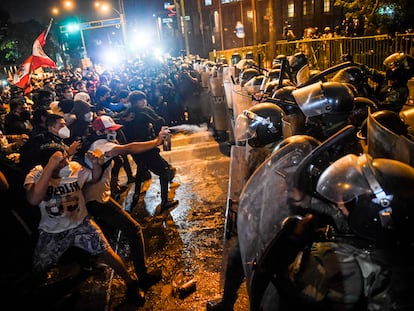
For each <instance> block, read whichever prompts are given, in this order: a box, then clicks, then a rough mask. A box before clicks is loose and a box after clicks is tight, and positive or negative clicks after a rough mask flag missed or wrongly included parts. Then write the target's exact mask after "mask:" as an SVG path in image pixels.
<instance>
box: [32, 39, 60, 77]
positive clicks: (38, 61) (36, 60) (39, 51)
mask: <svg viewBox="0 0 414 311" xmlns="http://www.w3.org/2000/svg"><path fill="white" fill-rule="evenodd" d="M45 35H46V31H43V32H42V33H41V34H40V35H39V37H37V39H36V40H35V42H34V43H33V51H32V71H34V70H36V69H37V68H40V67H50V68H56V64H55V62H54V61H53V60H52V59H50V57H49V56H47V55H46V53H45V52H44V51H43V47H44V45H45V43H46V37H45Z"/></svg>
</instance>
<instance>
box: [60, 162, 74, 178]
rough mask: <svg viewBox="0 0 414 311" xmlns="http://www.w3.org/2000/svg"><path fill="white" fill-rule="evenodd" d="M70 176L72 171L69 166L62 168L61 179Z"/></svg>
mask: <svg viewBox="0 0 414 311" xmlns="http://www.w3.org/2000/svg"><path fill="white" fill-rule="evenodd" d="M70 174H72V170H71V168H70V166H69V164H68V165H66V166H64V167H62V168H61V169H60V171H59V177H69V176H70Z"/></svg>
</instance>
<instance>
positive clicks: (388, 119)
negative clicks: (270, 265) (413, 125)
mask: <svg viewBox="0 0 414 311" xmlns="http://www.w3.org/2000/svg"><path fill="white" fill-rule="evenodd" d="M371 117H372V118H373V119H374V120H376V121H377V122H378V123H379V124H380V125H381V126H382V127H383V128H386V129H387V130H388V131H391V132H392V133H394V134H396V135H402V136H407V135H408V125H407V124H405V123H404V121H403V119H401V117H400V115H399V114H398V113H396V112H395V111H392V110H379V111H376V112H374V113H372V114H371ZM367 131H368V129H367V122H364V123H363V124H362V126H361V130H360V131H359V132H358V135H359V137H360V139H364V140H366V139H367V135H368V133H367ZM381 143H383V142H381Z"/></svg>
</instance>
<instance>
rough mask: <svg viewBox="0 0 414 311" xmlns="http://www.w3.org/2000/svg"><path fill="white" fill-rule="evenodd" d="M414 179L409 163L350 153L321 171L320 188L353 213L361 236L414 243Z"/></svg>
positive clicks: (351, 218)
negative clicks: (413, 206)
mask: <svg viewBox="0 0 414 311" xmlns="http://www.w3.org/2000/svg"><path fill="white" fill-rule="evenodd" d="M413 182H414V168H413V167H411V166H409V165H408V164H405V163H403V162H400V161H396V160H391V159H380V158H377V159H373V158H372V157H371V156H369V155H368V154H363V155H361V156H357V155H354V154H349V155H346V156H344V157H342V158H340V159H338V160H337V161H335V162H334V163H333V164H331V165H330V166H329V167H328V168H327V169H326V170H325V171H324V172H323V173H322V174H321V176H320V178H319V180H318V183H317V186H316V191H317V192H318V193H319V194H320V195H321V196H322V197H323V198H325V199H327V200H328V201H330V202H333V203H335V204H337V206H338V208H340V209H341V210H343V211H345V214H347V213H349V216H348V220H349V225H350V228H351V230H352V231H353V232H354V233H355V234H357V235H358V236H360V237H362V238H365V239H369V240H373V241H376V242H378V243H383V242H386V241H393V242H396V241H404V240H405V241H408V242H412V241H413V234H412V228H413V224H412V222H413V217H414V210H413V209H412V208H411V205H412V202H413V200H414V192H413V191H412V189H411V188H412V185H413ZM345 209H346V210H345Z"/></svg>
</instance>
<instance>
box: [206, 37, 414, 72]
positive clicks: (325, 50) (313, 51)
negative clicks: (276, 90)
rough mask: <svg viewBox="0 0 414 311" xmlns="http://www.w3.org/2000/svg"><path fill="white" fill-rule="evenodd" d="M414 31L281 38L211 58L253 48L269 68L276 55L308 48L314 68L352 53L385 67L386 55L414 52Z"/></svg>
mask: <svg viewBox="0 0 414 311" xmlns="http://www.w3.org/2000/svg"><path fill="white" fill-rule="evenodd" d="M413 41H414V33H410V34H396V36H395V37H390V36H389V35H378V36H365V37H333V38H319V39H302V40H295V41H277V42H276V43H275V45H274V46H271V43H266V44H262V45H257V46H248V47H243V48H236V49H231V50H224V51H214V52H212V53H210V59H212V60H214V58H216V57H221V56H224V57H225V58H226V59H227V61H228V62H231V59H232V55H234V54H235V53H238V54H239V55H240V56H241V57H242V58H243V57H244V56H245V55H246V54H247V53H248V52H252V53H253V55H254V57H255V60H256V61H257V62H258V63H259V65H260V66H262V67H265V68H269V67H270V66H271V62H272V59H273V58H274V57H275V56H276V55H280V54H284V55H287V56H289V55H293V54H294V53H296V52H299V51H301V52H304V53H305V55H306V56H307V57H308V61H309V64H310V65H311V67H312V68H314V69H318V70H324V69H326V68H329V67H331V66H333V65H335V64H338V63H339V62H341V56H342V55H343V54H349V55H352V57H353V59H354V61H355V62H358V63H363V64H365V65H367V66H368V67H371V68H375V69H378V70H383V69H384V68H383V64H382V63H383V61H384V59H385V58H386V57H387V56H388V55H390V54H392V53H394V52H404V53H408V54H410V55H413V56H414V42H413Z"/></svg>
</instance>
